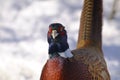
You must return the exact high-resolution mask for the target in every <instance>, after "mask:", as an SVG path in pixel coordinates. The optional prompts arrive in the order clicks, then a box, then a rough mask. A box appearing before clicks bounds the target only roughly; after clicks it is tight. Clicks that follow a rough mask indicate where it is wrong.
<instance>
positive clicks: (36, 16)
mask: <svg viewBox="0 0 120 80" xmlns="http://www.w3.org/2000/svg"><path fill="white" fill-rule="evenodd" d="M112 2H113V0H104V14H103V15H104V25H103V50H104V55H105V58H106V61H107V65H108V68H109V71H110V74H111V78H112V79H111V80H119V79H120V68H119V66H120V54H119V53H120V24H119V22H120V12H118V13H117V14H116V16H115V19H113V20H112V21H109V20H108V15H109V14H110V9H111V7H112ZM82 3H83V0H68V1H67V0H66V1H65V0H44V1H43V0H0V80H39V77H40V73H41V69H42V67H43V65H44V64H45V62H46V60H47V58H48V55H47V50H48V44H47V41H46V33H47V30H48V25H49V24H50V23H52V22H60V23H62V24H64V25H65V26H66V30H67V32H68V36H69V37H68V42H69V44H70V48H71V49H74V48H75V45H76V41H77V33H78V26H79V17H80V12H81V9H82ZM119 11H120V10H119Z"/></svg>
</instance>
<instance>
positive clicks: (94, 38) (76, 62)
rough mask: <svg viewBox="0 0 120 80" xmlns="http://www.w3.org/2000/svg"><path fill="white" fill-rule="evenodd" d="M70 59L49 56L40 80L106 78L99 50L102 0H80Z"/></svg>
mask: <svg viewBox="0 0 120 80" xmlns="http://www.w3.org/2000/svg"><path fill="white" fill-rule="evenodd" d="M80 23H81V24H80V30H79V37H78V43H77V48H76V49H75V50H73V51H72V54H73V57H72V58H62V57H54V58H52V59H49V60H48V61H47V62H46V64H45V66H44V68H43V70H42V75H41V78H40V80H110V75H109V72H108V70H107V65H106V62H105V59H104V55H103V52H102V39H101V37H102V35H101V31H102V0H84V7H83V11H82V16H81V22H80Z"/></svg>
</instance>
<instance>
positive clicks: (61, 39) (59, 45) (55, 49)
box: [47, 23, 72, 58]
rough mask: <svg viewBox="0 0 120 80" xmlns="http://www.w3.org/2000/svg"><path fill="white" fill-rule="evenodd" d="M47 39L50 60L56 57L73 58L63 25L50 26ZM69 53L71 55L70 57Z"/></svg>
mask: <svg viewBox="0 0 120 80" xmlns="http://www.w3.org/2000/svg"><path fill="white" fill-rule="evenodd" d="M47 38H48V43H49V55H50V58H52V57H55V56H62V57H65V58H67V57H71V56H72V54H71V55H70V51H69V45H68V42H67V32H66V30H65V27H64V26H63V25H62V24H60V23H52V24H50V25H49V30H48V34H47ZM66 51H67V52H66ZM68 52H69V53H68ZM67 53H68V54H69V56H68V54H67Z"/></svg>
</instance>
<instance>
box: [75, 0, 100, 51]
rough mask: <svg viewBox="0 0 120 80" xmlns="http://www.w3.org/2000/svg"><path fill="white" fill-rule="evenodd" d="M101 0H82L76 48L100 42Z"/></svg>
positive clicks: (98, 45)
mask: <svg viewBox="0 0 120 80" xmlns="http://www.w3.org/2000/svg"><path fill="white" fill-rule="evenodd" d="M101 32H102V0H84V7H83V11H82V15H81V22H80V30H79V36H78V44H77V48H78V49H79V48H82V47H87V46H96V47H99V48H100V49H101V44H102V37H101Z"/></svg>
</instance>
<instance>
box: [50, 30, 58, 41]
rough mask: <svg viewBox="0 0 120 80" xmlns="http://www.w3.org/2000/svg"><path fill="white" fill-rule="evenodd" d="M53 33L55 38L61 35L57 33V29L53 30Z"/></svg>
mask: <svg viewBox="0 0 120 80" xmlns="http://www.w3.org/2000/svg"><path fill="white" fill-rule="evenodd" d="M51 35H52V37H53V39H55V38H56V37H57V36H58V35H59V33H57V31H56V30H52V34H51Z"/></svg>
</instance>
